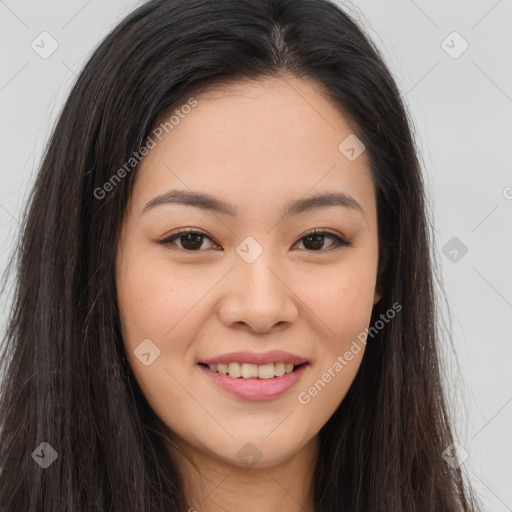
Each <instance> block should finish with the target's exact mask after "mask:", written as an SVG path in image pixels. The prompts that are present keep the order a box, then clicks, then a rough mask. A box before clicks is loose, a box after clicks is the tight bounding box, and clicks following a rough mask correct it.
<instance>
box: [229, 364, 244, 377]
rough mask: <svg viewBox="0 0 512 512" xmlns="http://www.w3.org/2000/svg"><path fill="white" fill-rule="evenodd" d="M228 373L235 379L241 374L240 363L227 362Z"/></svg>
mask: <svg viewBox="0 0 512 512" xmlns="http://www.w3.org/2000/svg"><path fill="white" fill-rule="evenodd" d="M228 373H229V376H230V377H234V378H235V379H237V378H238V377H241V376H242V365H241V364H239V363H229V365H228Z"/></svg>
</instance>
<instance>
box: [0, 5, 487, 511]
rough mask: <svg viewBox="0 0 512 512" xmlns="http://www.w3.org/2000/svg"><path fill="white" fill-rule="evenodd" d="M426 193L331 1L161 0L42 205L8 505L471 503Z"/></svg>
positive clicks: (15, 338) (7, 441) (45, 182)
mask: <svg viewBox="0 0 512 512" xmlns="http://www.w3.org/2000/svg"><path fill="white" fill-rule="evenodd" d="M426 208H427V206H426V201H425V191H424V186H423V182H422V177H421V173H420V165H419V162H418V158H417V154H416V149H415V145H414V141H413V137H412V133H411V128H410V126H409V121H408V118H407V114H406V111H405V108H404V105H403V103H402V101H401V98H400V95H399V92H398V90H397V87H396V85H395V82H394V80H393V78H392V77H391V75H390V73H389V71H388V70H387V68H386V66H385V65H384V63H383V61H382V58H381V57H380V55H379V52H378V51H377V49H376V48H375V47H374V46H373V45H372V43H371V42H370V41H369V40H368V39H367V37H366V36H365V35H364V33H363V32H362V30H361V28H359V27H358V26H357V25H356V24H355V23H354V22H353V21H352V20H351V19H350V18H349V17H348V16H347V15H346V14H345V13H344V12H342V11H341V10H340V9H339V8H338V7H336V6H335V5H334V4H332V3H330V2H328V1H325V0H293V1H292V0H274V1H272V0H215V1H213V0H211V1H205V0H153V1H150V2H147V3H145V4H144V5H143V6H141V7H140V8H139V9H137V10H136V11H135V12H133V13H132V14H131V15H129V16H128V17H127V18H126V19H125V20H124V21H123V22H121V23H120V24H119V26H117V27H116V28H115V29H114V30H113V31H112V32H111V33H110V34H109V35H108V37H107V38H106V39H105V40H104V41H103V42H102V43H101V45H100V46H99V47H98V49H97V50H96V51H95V52H94V54H93V55H92V57H91V58H90V60H89V62H88V63H87V65H86V66H85V68H84V70H83V71H82V73H81V74H80V76H79V78H78V80H77V82H76V84H75V86H74V88H73V90H72V91H71V93H70V95H69V98H68V101H67V102H66V104H65V106H64V109H63V111H62V114H61V116H60V118H59V120H58V123H57V125H56V127H55V130H54V132H53V134H52V137H51V140H50V142H49V145H48V148H47V151H46V154H45V156H44V160H43V162H42V166H41V169H40V172H39V175H38V178H37V182H36V185H35V188H34V193H33V196H32V199H31V202H30V205H29V206H28V208H27V213H26V217H25V221H24V225H23V232H22V238H21V242H20V245H19V264H18V267H17V288H16V297H15V301H14V305H13V310H12V315H11V321H10V325H9V329H8V332H7V336H6V340H5V343H4V352H3V370H4V373H5V377H4V384H3V389H2V394H1V403H0V408H1V409H0V410H1V418H2V419H1V442H0V453H1V459H0V461H1V462H0V464H1V466H0V467H1V473H0V503H1V507H2V510H6V511H11V510H16V511H18V510H20V511H21V510H23V511H43V510H45V511H46V510H51V511H54V512H56V511H64V510H66V511H89V510H98V511H100V510H101V511H106V510H115V511H118V510H119V511H121V510H122V511H126V510H133V511H160V510H162V511H163V510H183V511H185V510H189V511H192V510H198V511H199V512H203V511H205V512H206V511H217V510H235V509H236V510H240V509H242V510H246V511H252V510H261V509H265V510H290V511H292V510H293V511H295V510H297V511H298V510H305V511H317V512H319V511H320V512H330V511H341V510H346V511H372V512H377V511H379V512H380V511H404V512H405V511H407V512H411V511H418V512H419V511H425V512H427V511H428V512H432V511H443V512H446V511H454V512H455V511H469V510H477V508H476V507H477V504H476V501H475V500H474V498H473V497H472V493H471V489H470V488H469V486H468V484H467V483H466V482H465V481H464V478H463V475H462V472H461V467H460V464H458V463H453V460H452V459H450V458H449V457H446V453H447V450H448V453H452V452H451V450H452V449H453V446H454V445H453V437H452V432H451V427H450V418H449V415H448V411H447V406H446V404H445V398H444V392H443V389H442V386H441V380H440V369H439V361H438V355H437V344H438V333H437V318H436V307H435V301H434V285H433V279H434V272H433V264H432V258H433V255H432V254H431V253H430V248H431V243H432V242H431V240H430V235H431V232H430V230H429V228H430V224H429V222H428V219H427V215H426ZM447 460H449V461H450V462H451V463H448V462H447Z"/></svg>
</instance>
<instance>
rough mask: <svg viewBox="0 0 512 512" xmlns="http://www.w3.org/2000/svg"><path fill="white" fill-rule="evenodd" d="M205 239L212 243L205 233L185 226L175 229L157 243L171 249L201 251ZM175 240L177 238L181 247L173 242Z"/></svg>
mask: <svg viewBox="0 0 512 512" xmlns="http://www.w3.org/2000/svg"><path fill="white" fill-rule="evenodd" d="M205 239H207V240H210V242H212V243H213V241H212V239H211V238H210V237H209V236H208V235H207V234H206V233H203V232H202V231H197V230H194V229H191V228H185V229H179V230H177V231H176V232H174V233H173V234H171V235H170V236H168V237H167V238H165V239H164V240H160V242H159V243H161V244H162V245H164V246H165V247H168V248H169V249H171V250H181V251H186V252H201V251H200V248H201V246H202V245H203V242H204V240H205ZM176 240H179V242H180V244H181V247H180V246H179V245H177V244H176V243H175V241H176Z"/></svg>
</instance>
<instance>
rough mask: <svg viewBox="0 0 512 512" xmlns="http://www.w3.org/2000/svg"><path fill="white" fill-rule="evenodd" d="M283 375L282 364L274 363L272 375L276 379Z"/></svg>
mask: <svg viewBox="0 0 512 512" xmlns="http://www.w3.org/2000/svg"><path fill="white" fill-rule="evenodd" d="M292 369H293V368H292ZM285 373H286V372H285V370H284V363H274V374H275V376H276V377H282V376H283V375H284V374H285Z"/></svg>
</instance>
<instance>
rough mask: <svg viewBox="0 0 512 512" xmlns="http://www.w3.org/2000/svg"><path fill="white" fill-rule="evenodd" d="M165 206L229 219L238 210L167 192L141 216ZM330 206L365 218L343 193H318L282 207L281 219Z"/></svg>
mask: <svg viewBox="0 0 512 512" xmlns="http://www.w3.org/2000/svg"><path fill="white" fill-rule="evenodd" d="M165 204H181V205H187V206H194V207H195V208H200V209H201V210H205V211H211V212H216V213H221V214H224V215H229V216H231V217H236V215H237V214H238V208H237V207H236V206H234V205H232V204H231V203H228V202H226V201H223V200H222V199H218V198H216V197H214V196H212V195H210V194H207V193H204V192H193V191H190V190H170V191H169V192H165V193H164V194H161V195H159V196H156V197H154V198H153V199H151V200H150V201H148V202H147V203H146V205H145V206H144V208H143V210H142V212H141V214H143V213H145V212H147V211H148V210H151V209H153V208H155V207H157V206H161V205H165ZM332 206H342V207H344V208H349V209H352V210H355V211H357V212H359V213H360V214H361V215H362V216H363V217H365V213H364V210H363V207H362V206H361V205H360V204H359V203H358V202H357V201H356V200H355V199H354V198H353V197H352V196H350V195H348V194H345V193H343V192H328V193H319V194H315V195H313V196H310V197H307V198H301V199H296V200H293V201H291V202H289V203H288V204H286V205H285V206H284V208H283V210H282V212H281V217H287V216H291V215H299V214H301V213H305V212H310V211H312V210H320V209H323V208H328V207H332ZM365 219H366V217H365Z"/></svg>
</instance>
